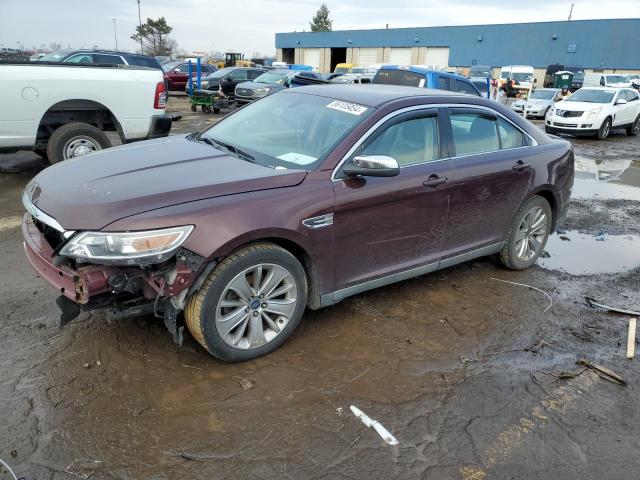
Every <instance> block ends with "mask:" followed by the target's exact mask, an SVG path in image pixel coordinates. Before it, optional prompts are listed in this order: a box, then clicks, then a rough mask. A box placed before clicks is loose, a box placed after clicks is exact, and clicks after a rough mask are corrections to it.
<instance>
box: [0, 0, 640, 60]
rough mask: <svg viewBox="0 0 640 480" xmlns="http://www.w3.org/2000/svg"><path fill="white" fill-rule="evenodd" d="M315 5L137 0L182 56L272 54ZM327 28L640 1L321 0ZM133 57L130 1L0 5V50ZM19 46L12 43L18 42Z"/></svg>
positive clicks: (627, 13) (603, 14)
mask: <svg viewBox="0 0 640 480" xmlns="http://www.w3.org/2000/svg"><path fill="white" fill-rule="evenodd" d="M321 3H322V0H227V1H216V0H141V10H142V19H143V22H144V20H145V18H147V17H151V18H157V17H161V16H164V17H165V18H166V20H167V22H168V23H169V25H171V26H172V27H173V32H172V37H173V38H174V39H175V40H176V41H177V42H178V45H179V47H180V48H181V49H183V50H184V51H185V52H186V53H189V54H191V53H192V52H198V51H200V52H206V53H211V52H215V51H220V52H227V51H239V52H242V53H244V54H245V55H247V56H253V54H254V53H257V52H259V53H260V54H262V55H273V54H275V35H274V34H275V33H276V32H292V31H302V30H307V31H308V30H309V20H310V19H311V17H312V16H313V14H314V13H315V12H316V10H317V9H318V7H319V6H320V4H321ZM326 3H327V5H328V7H329V10H330V11H331V15H330V17H331V19H332V20H333V29H334V30H350V29H364V28H385V25H386V24H389V27H390V28H394V27H425V26H437V25H476V24H488V23H520V22H538V21H555V20H566V19H567V17H568V15H569V9H570V8H571V3H575V7H574V11H573V19H574V20H585V19H595V18H637V17H640V0H611V1H609V0H607V1H603V0H574V2H571V1H565V0H533V1H530V2H519V1H505V0H482V1H472V0H445V1H443V0H396V1H389V0H340V1H334V0H326ZM114 18H115V19H116V31H117V37H118V47H119V48H120V49H121V50H130V51H135V49H136V44H135V42H133V40H131V39H130V38H129V37H130V36H131V34H132V33H134V29H135V26H136V25H137V24H138V4H137V0H27V1H24V0H22V1H18V0H0V47H8V48H26V49H31V48H33V47H36V48H40V47H41V45H43V44H44V45H46V46H48V45H49V44H50V43H52V42H55V43H59V44H62V45H63V47H65V48H67V47H69V46H70V47H71V48H91V47H93V46H94V45H95V46H98V47H99V48H105V49H113V48H115V38H114V22H113V19H114ZM18 42H19V43H18Z"/></svg>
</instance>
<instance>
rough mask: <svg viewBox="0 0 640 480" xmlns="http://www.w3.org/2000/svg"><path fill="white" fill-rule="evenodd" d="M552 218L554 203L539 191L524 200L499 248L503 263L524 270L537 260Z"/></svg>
mask: <svg viewBox="0 0 640 480" xmlns="http://www.w3.org/2000/svg"><path fill="white" fill-rule="evenodd" d="M551 219H552V212H551V206H550V205H549V202H547V201H546V200H545V199H544V198H542V197H540V196H538V195H536V196H534V197H531V198H530V199H529V200H527V201H526V202H524V203H523V204H522V205H521V206H520V208H519V209H518V211H517V212H516V214H515V215H514V217H513V220H512V222H511V227H510V228H509V237H508V238H507V241H506V242H505V244H504V247H502V250H501V251H500V261H501V263H502V264H503V265H504V266H505V267H507V268H509V269H511V270H524V269H525V268H529V267H531V266H532V265H533V264H534V263H536V261H537V260H538V257H539V256H540V254H541V253H542V251H543V250H544V247H545V245H546V244H547V239H548V238H549V234H550V233H551Z"/></svg>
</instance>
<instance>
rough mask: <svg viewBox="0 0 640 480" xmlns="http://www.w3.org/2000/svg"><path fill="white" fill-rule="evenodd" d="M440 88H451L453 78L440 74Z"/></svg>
mask: <svg viewBox="0 0 640 480" xmlns="http://www.w3.org/2000/svg"><path fill="white" fill-rule="evenodd" d="M438 88H439V89H440V90H451V79H450V78H449V77H444V76H442V75H438Z"/></svg>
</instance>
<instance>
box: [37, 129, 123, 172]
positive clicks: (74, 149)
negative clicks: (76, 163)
mask: <svg viewBox="0 0 640 480" xmlns="http://www.w3.org/2000/svg"><path fill="white" fill-rule="evenodd" d="M110 146H111V142H110V141H109V138H107V136H106V135H105V134H104V132H103V131H102V130H99V129H98V128H96V127H94V126H93V125H89V124H88V123H80V122H76V123H68V124H66V125H63V126H61V127H59V128H58V129H56V130H55V131H54V132H53V133H52V134H51V137H49V142H48V143H47V156H48V157H49V162H51V163H58V162H61V161H62V160H68V159H70V158H75V157H81V156H83V155H86V154H88V153H92V152H95V151H97V150H102V149H103V148H109V147H110Z"/></svg>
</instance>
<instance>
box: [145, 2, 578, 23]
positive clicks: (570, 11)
mask: <svg viewBox="0 0 640 480" xmlns="http://www.w3.org/2000/svg"><path fill="white" fill-rule="evenodd" d="M138 3H140V0H138ZM574 5H575V3H572V4H571V10H569V18H568V19H567V21H568V22H570V21H571V15H572V14H573V6H574Z"/></svg>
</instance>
